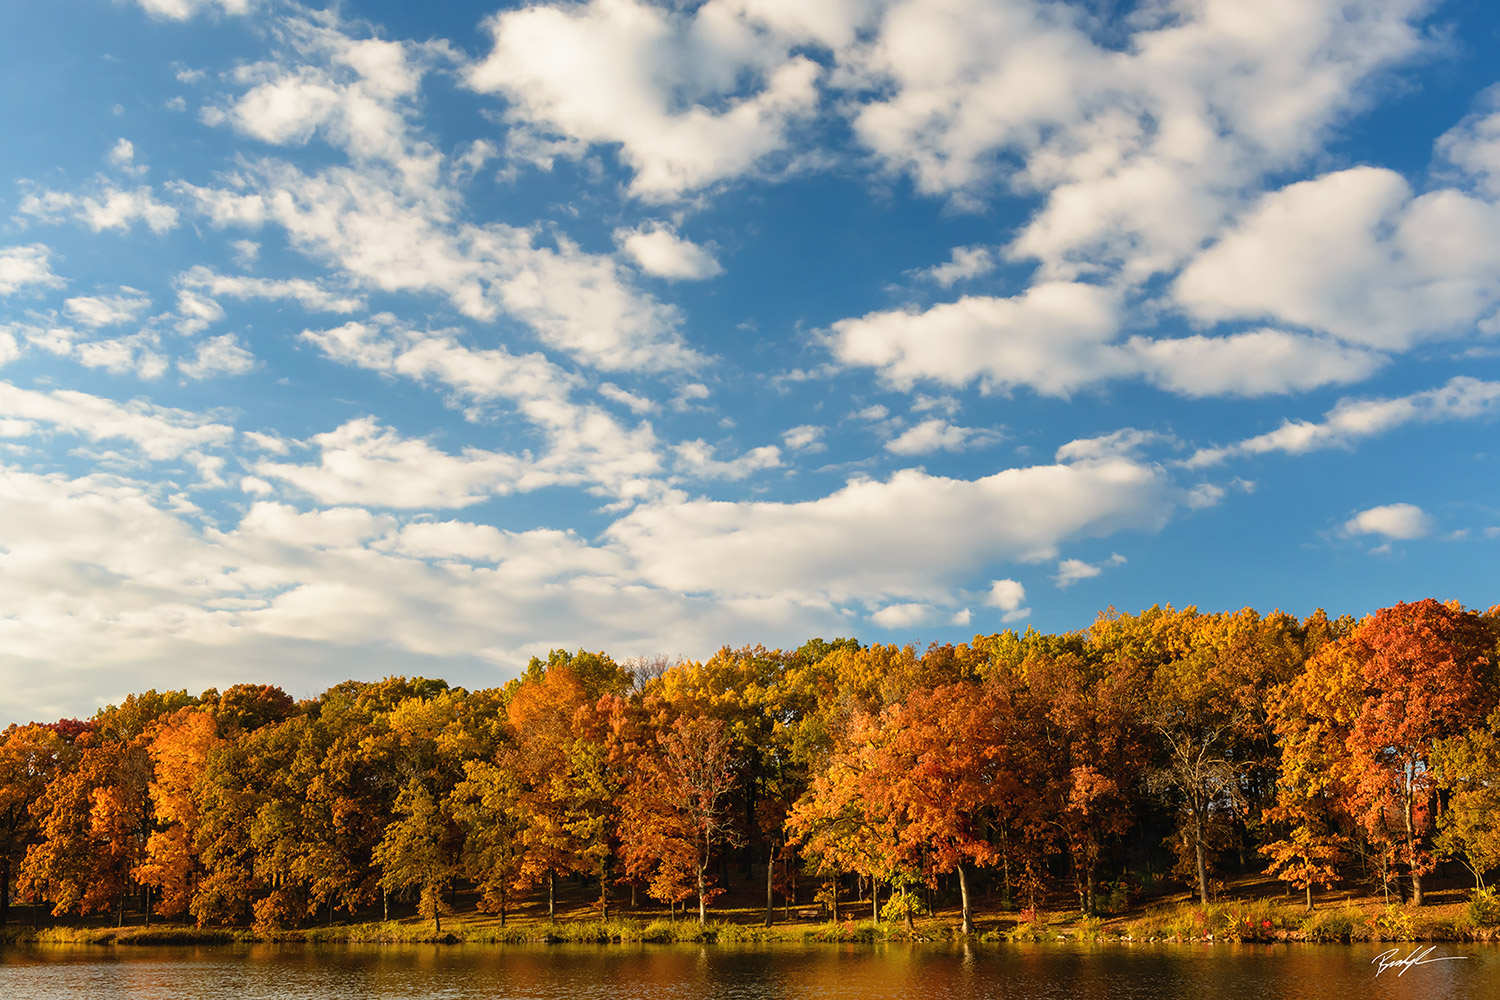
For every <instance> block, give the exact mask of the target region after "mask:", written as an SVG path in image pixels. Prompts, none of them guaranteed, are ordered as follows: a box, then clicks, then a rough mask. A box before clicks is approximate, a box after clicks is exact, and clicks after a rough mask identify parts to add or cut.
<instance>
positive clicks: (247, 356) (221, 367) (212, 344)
mask: <svg viewBox="0 0 1500 1000" xmlns="http://www.w3.org/2000/svg"><path fill="white" fill-rule="evenodd" d="M255 366H256V361H255V355H254V354H251V353H250V352H249V351H248V350H246V349H245V346H244V345H243V344H241V343H240V342H239V338H237V337H235V335H234V334H232V333H226V334H223V335H222V336H219V337H213V338H211V339H209V340H205V341H202V342H201V343H199V344H198V349H197V350H196V351H195V352H194V353H193V358H192V360H191V361H183V360H180V359H179V360H178V362H177V370H178V371H180V372H182V374H183V375H185V376H186V377H188V378H190V379H193V380H195V381H197V380H201V379H206V378H215V377H217V376H220V375H244V374H246V373H248V372H251V371H254V370H255Z"/></svg>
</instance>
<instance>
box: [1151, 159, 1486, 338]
mask: <svg viewBox="0 0 1500 1000" xmlns="http://www.w3.org/2000/svg"><path fill="white" fill-rule="evenodd" d="M1173 295H1174V296H1175V297H1176V299H1177V301H1178V302H1179V303H1181V304H1182V305H1183V306H1184V307H1185V308H1186V309H1188V311H1189V312H1191V313H1192V315H1194V316H1195V317H1197V318H1199V319H1203V320H1210V321H1219V320H1230V319H1252V320H1253V319H1260V318H1271V319H1274V320H1277V321H1280V322H1285V323H1293V324H1296V325H1299V326H1304V327H1308V328H1311V329H1315V330H1322V331H1325V332H1327V333H1330V334H1333V335H1334V336H1336V337H1338V338H1340V339H1341V340H1344V341H1347V342H1349V343H1354V344H1362V345H1366V346H1370V347H1376V348H1384V349H1394V350H1404V349H1406V348H1408V347H1410V346H1411V345H1412V344H1414V343H1416V342H1418V341H1420V340H1422V339H1424V338H1430V337H1436V336H1451V335H1454V334H1457V333H1464V332H1467V331H1469V330H1470V329H1472V327H1473V325H1474V323H1475V322H1476V321H1477V320H1479V319H1481V318H1482V317H1484V316H1485V315H1487V314H1488V313H1490V312H1492V311H1493V310H1494V309H1495V307H1496V306H1497V305H1500V206H1497V205H1494V204H1491V203H1489V202H1486V201H1482V200H1479V199H1476V198H1473V197H1471V196H1469V195H1466V194H1463V193H1460V192H1458V191H1453V190H1437V191H1432V192H1429V193H1427V194H1423V195H1420V196H1414V195H1413V192H1412V190H1411V187H1410V186H1409V185H1408V184H1407V182H1406V180H1405V179H1404V178H1402V177H1401V175H1399V174H1397V173H1394V172H1392V171H1389V170H1383V169H1379V168H1375V167H1356V168H1353V169H1350V170H1344V171H1340V172H1338V173H1333V174H1325V175H1323V176H1321V177H1317V178H1314V179H1313V180H1308V181H1302V182H1300V183H1297V184H1292V185H1290V186H1289V187H1286V188H1283V189H1282V190H1280V191H1276V192H1274V193H1272V194H1269V195H1267V196H1266V197H1265V198H1264V199H1262V201H1261V202H1260V204H1259V205H1257V206H1256V207H1255V208H1254V209H1253V210H1252V211H1251V212H1249V213H1248V214H1247V215H1246V216H1245V217H1244V218H1243V219H1241V220H1240V221H1239V223H1238V225H1237V226H1236V228H1235V229H1234V230H1232V231H1231V232H1229V233H1228V234H1227V235H1226V236H1224V237H1223V238H1222V239H1221V240H1219V242H1218V243H1216V244H1215V245H1214V246H1212V247H1209V248H1208V249H1207V250H1205V251H1204V252H1203V253H1202V254H1201V255H1200V256H1199V257H1198V258H1197V259H1196V260H1194V261H1193V262H1192V263H1191V264H1190V265H1189V266H1188V267H1187V268H1186V269H1185V270H1184V271H1183V273H1182V274H1181V276H1180V277H1179V278H1178V279H1177V281H1176V282H1175V283H1174V285H1173Z"/></svg>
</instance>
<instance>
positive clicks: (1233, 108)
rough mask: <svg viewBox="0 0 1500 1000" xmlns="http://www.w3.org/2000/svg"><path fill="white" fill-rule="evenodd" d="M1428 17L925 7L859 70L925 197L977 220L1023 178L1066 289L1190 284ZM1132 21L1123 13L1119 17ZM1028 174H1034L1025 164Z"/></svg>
mask: <svg viewBox="0 0 1500 1000" xmlns="http://www.w3.org/2000/svg"><path fill="white" fill-rule="evenodd" d="M1426 7H1427V4H1426V3H1425V2H1423V0H1378V2H1373V3H1358V4H1356V3H1348V2H1344V0H1266V2H1263V3H1260V4H1258V5H1257V6H1256V15H1255V17H1254V18H1253V19H1252V18H1248V17H1247V16H1246V15H1245V8H1244V6H1243V5H1242V4H1238V3H1235V2H1233V0H1205V2H1197V3H1191V4H1188V3H1172V4H1158V5H1148V6H1146V7H1143V8H1140V9H1137V10H1135V11H1133V12H1132V14H1131V15H1129V16H1128V17H1127V16H1126V15H1123V14H1122V15H1119V18H1120V24H1119V27H1123V28H1124V29H1125V31H1126V32H1128V34H1122V35H1117V36H1115V37H1114V38H1112V39H1111V41H1110V42H1109V43H1107V44H1100V43H1097V42H1096V41H1095V40H1094V38H1093V37H1091V33H1097V32H1098V31H1099V29H1100V18H1101V17H1102V16H1103V15H1100V14H1098V13H1097V12H1095V11H1093V10H1092V9H1085V8H1084V7H1082V6H1081V5H1066V4H1047V5H1043V4H1034V3H1002V4H997V3H990V2H987V0H906V2H893V3H891V4H889V5H887V6H886V7H885V13H884V16H883V18H882V19H881V22H880V24H879V26H878V29H877V30H876V31H875V32H874V33H873V36H872V38H871V40H870V42H869V43H868V44H867V45H864V46H859V47H856V48H855V49H854V50H852V51H851V52H850V53H847V54H841V55H845V58H844V59H843V64H842V66H841V69H842V70H843V72H844V74H845V76H846V78H847V84H848V85H849V86H851V87H852V88H854V89H856V90H863V91H865V92H871V91H873V92H876V93H878V94H879V95H880V96H878V97H877V98H876V99H874V100H871V101H868V102H865V103H861V104H858V105H857V106H856V107H857V110H856V111H855V112H854V116H853V122H854V127H855V131H856V134H857V135H858V136H859V138H860V139H861V140H862V141H863V142H864V143H865V144H866V145H868V146H869V147H870V148H871V149H872V150H874V151H875V153H876V154H877V155H878V156H879V157H881V158H882V159H883V160H884V161H885V162H886V163H887V164H888V165H889V166H890V167H891V168H892V169H896V170H901V171H904V172H907V173H909V174H910V175H911V176H912V177H913V178H914V179H915V181H916V183H917V186H918V187H919V189H921V190H923V191H927V192H930V193H934V194H950V195H953V196H955V200H957V201H958V202H959V203H960V204H972V203H973V201H974V196H973V194H972V192H975V191H982V190H983V189H984V188H985V187H986V186H987V185H990V184H993V183H994V181H995V180H997V179H999V178H1003V177H1005V176H1006V174H1007V173H1010V175H1011V181H1012V184H1013V185H1014V186H1016V187H1018V188H1020V189H1022V190H1023V191H1034V192H1038V193H1040V194H1041V195H1042V197H1043V198H1044V199H1045V201H1044V205H1043V207H1042V209H1041V210H1040V211H1039V212H1038V213H1037V215H1036V216H1035V217H1034V218H1033V219H1032V221H1031V222H1030V224H1029V225H1028V227H1027V228H1026V230H1025V231H1024V232H1023V233H1022V234H1021V236H1020V237H1019V238H1018V239H1017V240H1016V241H1015V242H1014V244H1013V245H1012V248H1011V249H1012V253H1013V254H1015V255H1017V256H1022V257H1032V258H1036V259H1039V260H1040V261H1041V262H1042V265H1043V271H1044V274H1045V275H1046V276H1050V277H1069V276H1073V275H1076V274H1078V273H1079V272H1080V271H1084V270H1090V269H1110V268H1123V269H1124V270H1125V271H1126V272H1127V273H1128V274H1129V275H1130V276H1131V277H1133V278H1142V277H1145V276H1147V275H1149V274H1151V273H1154V272H1157V271H1161V270H1167V269H1170V268H1172V267H1173V266H1174V265H1175V263H1176V262H1177V261H1179V260H1181V259H1183V258H1185V257H1186V256H1188V255H1190V254H1191V253H1192V252H1193V251H1194V250H1195V249H1196V248H1197V247H1198V246H1199V245H1200V243H1201V241H1202V240H1203V239H1204V238H1205V237H1207V236H1209V235H1210V234H1211V233H1212V232H1213V230H1214V228H1215V227H1216V226H1217V225H1218V224H1219V223H1220V221H1221V220H1222V219H1223V218H1224V217H1225V214H1226V212H1227V211H1229V210H1230V209H1232V208H1233V207H1234V205H1235V204H1236V202H1237V200H1238V198H1239V197H1240V193H1241V192H1242V191H1244V190H1246V189H1253V188H1254V187H1255V185H1256V183H1257V182H1258V181H1259V179H1260V178H1261V177H1263V176H1265V175H1266V174H1267V173H1269V172H1270V171H1273V170H1277V169H1285V168H1286V167H1289V166H1292V165H1294V164H1295V163H1297V162H1299V161H1300V160H1301V159H1303V158H1305V157H1307V156H1309V155H1310V154H1311V153H1313V152H1315V151H1316V148H1317V140H1318V139H1319V138H1320V137H1321V135H1322V134H1323V133H1324V132H1325V131H1326V130H1327V129H1328V127H1329V126H1330V125H1331V124H1333V123H1334V122H1336V121H1337V120H1338V117H1339V116H1340V115H1341V114H1343V113H1345V112H1347V111H1348V110H1350V109H1351V108H1354V107H1357V106H1358V105H1359V103H1360V102H1361V100H1362V96H1361V95H1363V94H1364V93H1365V92H1366V91H1365V89H1364V88H1363V87H1362V86H1361V83H1362V82H1363V81H1365V80H1366V79H1368V78H1369V77H1370V76H1371V75H1372V74H1374V73H1377V72H1379V71H1381V70H1382V69H1385V68H1387V67H1390V66H1392V65H1395V64H1397V63H1399V62H1401V61H1402V60H1405V59H1408V58H1410V57H1411V56H1413V55H1414V54H1416V53H1418V52H1419V51H1421V49H1422V47H1423V45H1424V39H1423V36H1422V34H1421V32H1420V31H1419V30H1418V29H1417V28H1416V27H1415V25H1414V24H1412V23H1411V22H1412V21H1413V20H1414V19H1415V18H1416V17H1417V16H1419V15H1421V14H1423V13H1425V9H1426ZM1111 13H1113V12H1111ZM1017 160H1019V161H1020V166H1019V169H1016V168H1015V167H1014V166H1013V164H1014V163H1015V162H1016V161H1017Z"/></svg>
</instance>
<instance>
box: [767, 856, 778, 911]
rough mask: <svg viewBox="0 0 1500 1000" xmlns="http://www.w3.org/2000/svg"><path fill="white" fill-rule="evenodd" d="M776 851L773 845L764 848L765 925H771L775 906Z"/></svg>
mask: <svg viewBox="0 0 1500 1000" xmlns="http://www.w3.org/2000/svg"><path fill="white" fill-rule="evenodd" d="M775 881H776V851H775V848H774V847H769V848H767V850H766V926H767V927H770V926H771V911H772V910H774V909H775V908H776V892H775V888H774V886H775Z"/></svg>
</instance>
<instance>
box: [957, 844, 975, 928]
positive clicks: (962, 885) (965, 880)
mask: <svg viewBox="0 0 1500 1000" xmlns="http://www.w3.org/2000/svg"><path fill="white" fill-rule="evenodd" d="M958 895H959V898H960V899H961V900H962V902H963V911H964V914H963V917H964V923H963V933H964V934H966V935H968V934H973V933H974V912H973V911H972V910H970V909H969V873H968V872H967V871H965V870H964V866H963V863H962V862H960V863H959V866H958Z"/></svg>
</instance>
